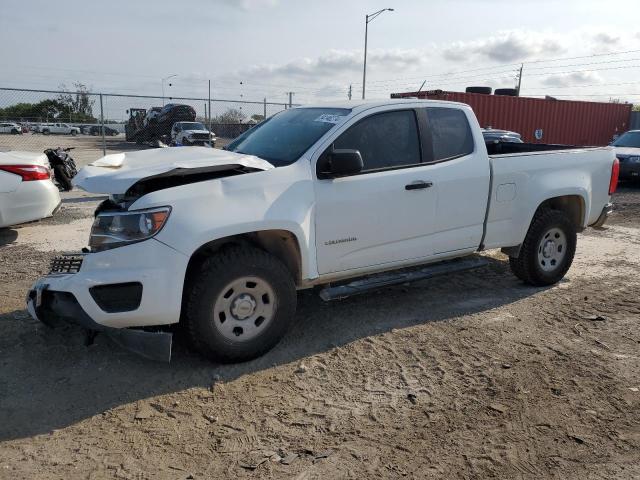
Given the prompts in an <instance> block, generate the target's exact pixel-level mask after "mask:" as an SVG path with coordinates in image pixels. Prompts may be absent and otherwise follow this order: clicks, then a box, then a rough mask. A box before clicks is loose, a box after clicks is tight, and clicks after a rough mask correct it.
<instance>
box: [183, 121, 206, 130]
mask: <svg viewBox="0 0 640 480" xmlns="http://www.w3.org/2000/svg"><path fill="white" fill-rule="evenodd" d="M179 125H180V127H182V130H206V128H204V125H202V124H201V123H199V122H185V123H180V124H179Z"/></svg>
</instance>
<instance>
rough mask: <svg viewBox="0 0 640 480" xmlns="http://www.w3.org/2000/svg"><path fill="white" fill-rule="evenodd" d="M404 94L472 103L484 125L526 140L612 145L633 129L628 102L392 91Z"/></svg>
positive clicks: (403, 95)
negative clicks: (630, 125)
mask: <svg viewBox="0 0 640 480" xmlns="http://www.w3.org/2000/svg"><path fill="white" fill-rule="evenodd" d="M404 97H418V98H423V99H428V100H448V101H452V102H461V103H466V104H467V105H469V106H471V108H472V109H473V111H474V112H475V114H476V117H478V122H479V123H480V126H481V127H483V128H484V127H492V128H499V129H503V130H511V131H514V132H518V133H519V134H521V135H522V140H523V141H524V142H531V143H561V144H568V145H608V144H609V143H610V142H611V141H612V140H613V137H614V135H619V134H621V133H623V132H626V131H627V130H628V129H629V121H630V120H629V119H630V117H631V108H632V105H631V104H628V103H602V102H581V101H575V100H555V99H543V98H529V97H509V96H502V95H483V94H480V93H463V92H445V91H442V90H432V91H425V92H419V93H418V92H407V93H392V94H391V98H404ZM536 131H537V132H538V135H537V136H536ZM536 137H540V138H536Z"/></svg>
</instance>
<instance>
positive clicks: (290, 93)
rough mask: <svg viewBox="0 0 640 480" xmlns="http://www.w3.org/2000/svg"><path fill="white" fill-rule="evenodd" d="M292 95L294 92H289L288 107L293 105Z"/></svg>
mask: <svg viewBox="0 0 640 480" xmlns="http://www.w3.org/2000/svg"><path fill="white" fill-rule="evenodd" d="M293 95H294V92H289V108H291V107H292V106H293Z"/></svg>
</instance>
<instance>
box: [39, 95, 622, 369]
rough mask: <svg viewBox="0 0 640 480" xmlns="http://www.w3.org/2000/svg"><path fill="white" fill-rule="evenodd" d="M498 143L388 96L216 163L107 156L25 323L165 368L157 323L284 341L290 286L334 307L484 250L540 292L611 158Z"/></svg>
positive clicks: (469, 118)
mask: <svg viewBox="0 0 640 480" xmlns="http://www.w3.org/2000/svg"><path fill="white" fill-rule="evenodd" d="M501 148H504V149H507V150H509V149H510V150H509V152H510V153H506V154H499V155H489V154H488V153H487V148H486V146H485V142H484V139H483V136H482V131H481V129H480V126H479V125H478V122H477V120H476V118H475V116H474V114H473V111H472V110H471V108H470V107H469V106H467V105H463V104H459V103H450V102H442V101H421V100H410V99H406V100H402V99H392V100H387V101H382V102H374V103H368V102H350V103H343V104H336V105H333V106H327V105H324V106H318V107H298V108H292V109H288V110H285V111H283V112H280V113H278V114H277V115H275V116H273V117H271V118H269V119H268V120H266V121H264V122H262V123H261V124H260V125H257V126H256V127H254V128H253V129H251V130H249V131H247V132H245V133H244V134H242V135H241V136H240V137H238V138H237V139H236V140H235V141H233V142H232V143H231V144H229V145H228V146H227V147H226V148H225V150H218V149H211V148H203V147H191V148H166V149H160V150H145V151H137V152H128V153H118V154H113V155H107V156H106V157H104V158H102V159H101V160H98V161H96V162H94V163H93V164H91V165H89V166H87V167H84V168H83V169H82V170H81V171H80V172H79V173H78V175H77V177H76V179H75V181H74V183H75V185H77V186H79V187H80V188H82V189H84V190H86V191H88V192H94V193H103V194H109V195H110V196H111V198H110V199H109V200H108V201H105V202H103V203H102V204H101V205H100V206H99V207H98V209H97V211H96V213H97V216H96V219H95V221H94V223H93V227H92V229H91V234H90V236H89V247H90V250H89V252H88V253H84V254H77V255H71V256H68V257H61V258H59V259H57V260H55V261H54V263H53V265H52V270H51V273H50V274H49V275H47V276H45V277H43V278H41V279H40V280H38V281H37V282H36V283H35V285H34V286H33V287H32V289H31V290H30V292H29V293H28V301H27V306H28V309H29V312H30V313H31V315H32V316H34V318H39V319H40V320H42V321H44V322H46V323H54V322H56V321H60V319H63V320H64V319H66V320H68V321H71V322H74V323H76V324H80V325H83V326H84V327H86V328H88V329H90V330H94V331H101V332H105V333H107V334H108V335H111V336H113V337H115V338H116V340H117V341H118V342H119V343H120V344H122V345H126V346H127V347H128V348H131V349H134V350H136V351H138V352H140V353H143V354H144V355H147V356H149V357H153V358H164V359H168V358H169V356H170V351H171V348H170V347H171V334H170V333H166V332H162V331H161V330H160V329H158V328H157V327H159V326H163V325H164V326H166V325H169V324H174V323H177V322H184V323H185V331H186V332H188V336H189V338H190V340H191V343H192V345H193V346H194V347H195V348H196V349H197V350H199V351H200V352H201V353H202V354H204V355H205V356H207V357H209V358H212V359H214V360H216V361H244V360H248V359H251V358H255V357H256V356H259V355H261V354H263V353H265V352H266V351H268V350H269V349H270V348H272V347H273V346H274V345H275V344H276V343H277V342H278V341H279V339H280V338H281V337H282V336H283V335H284V333H285V332H286V331H287V329H288V327H289V326H290V325H291V323H292V322H293V320H294V315H295V310H296V290H299V289H307V288H311V287H316V286H317V287H322V288H323V289H322V291H321V293H320V296H321V297H322V298H323V299H325V300H332V299H337V298H343V297H345V296H349V295H352V294H356V293H362V292H364V291H367V290H370V289H372V288H379V287H381V286H386V285H392V284H399V283H405V282H407V281H411V280H417V279H424V278H430V277H432V276H435V275H438V274H439V275H442V274H450V273H452V272H457V271H460V270H464V269H469V268H477V267H478V266H480V265H482V264H483V263H486V259H484V257H482V256H476V255H474V254H475V253H476V252H478V251H482V250H486V249H495V248H502V249H503V252H505V253H506V254H507V255H508V256H509V257H510V260H509V263H510V266H511V269H512V271H513V273H514V274H515V276H516V277H518V278H519V279H521V280H522V281H524V282H525V283H528V284H530V285H534V286H545V285H551V284H554V283H556V282H558V281H559V280H560V279H562V278H563V277H564V275H565V273H566V272H567V270H568V269H569V267H570V266H571V263H572V261H573V255H574V252H575V249H576V242H577V232H579V231H582V230H584V229H585V228H587V227H588V226H590V225H602V224H603V223H604V222H605V220H606V218H607V216H608V214H609V212H610V211H611V208H612V207H611V204H610V203H609V202H610V198H611V197H610V196H611V194H612V192H613V191H614V190H615V185H616V182H617V174H618V168H619V164H618V161H617V159H616V158H615V155H614V151H613V148H611V147H603V148H575V149H570V150H553V148H554V146H552V145H550V146H546V148H547V149H548V151H544V148H545V146H544V145H540V144H536V145H533V146H532V145H529V144H525V143H509V144H504V145H501ZM528 149H529V150H528ZM534 149H535V150H536V151H532V150H534ZM460 257H464V258H460ZM461 294H464V292H461ZM148 327H156V328H157V329H156V331H150V329H149V328H148Z"/></svg>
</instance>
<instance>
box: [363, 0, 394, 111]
mask: <svg viewBox="0 0 640 480" xmlns="http://www.w3.org/2000/svg"><path fill="white" fill-rule="evenodd" d="M393 11H394V10H393V8H383V9H382V10H378V11H377V12H375V13H371V14H369V15H367V16H366V17H365V24H364V68H363V70H362V99H363V100H364V88H365V83H366V82H367V34H368V33H369V22H372V21H373V20H375V19H376V18H377V17H378V15H382V14H383V13H384V12H393Z"/></svg>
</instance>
